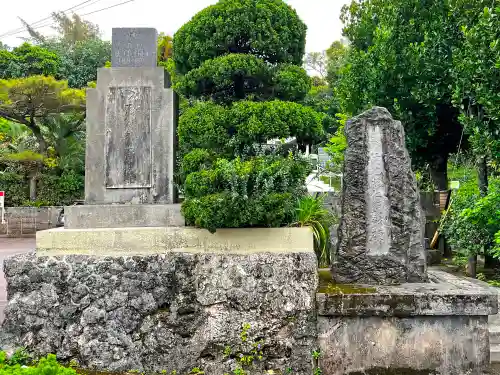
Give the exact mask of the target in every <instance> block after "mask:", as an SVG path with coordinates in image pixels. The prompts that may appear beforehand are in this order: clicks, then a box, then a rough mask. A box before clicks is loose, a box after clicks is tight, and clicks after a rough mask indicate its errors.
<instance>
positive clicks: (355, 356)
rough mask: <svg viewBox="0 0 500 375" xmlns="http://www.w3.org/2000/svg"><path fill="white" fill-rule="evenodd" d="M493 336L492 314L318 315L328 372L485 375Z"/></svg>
mask: <svg viewBox="0 0 500 375" xmlns="http://www.w3.org/2000/svg"><path fill="white" fill-rule="evenodd" d="M488 340H489V339H488V318H487V316H418V317H411V318H396V317H387V318H382V317H322V316H320V317H318V342H319V347H320V349H321V353H322V356H321V358H320V366H321V369H322V371H323V374H327V375H354V374H356V375H361V374H365V371H366V373H367V374H377V375H378V374H398V375H400V374H401V375H402V374H429V375H431V374H432V375H466V374H470V375H482V374H483V370H485V369H486V368H487V367H488V365H489V341H488ZM377 368H378V369H380V371H379V372H374V370H375V369H377ZM382 369H386V370H385V371H384V370H382ZM398 369H399V371H398Z"/></svg>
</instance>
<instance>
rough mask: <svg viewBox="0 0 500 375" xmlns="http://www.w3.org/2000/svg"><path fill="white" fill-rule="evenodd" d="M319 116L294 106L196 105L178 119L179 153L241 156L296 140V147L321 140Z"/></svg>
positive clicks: (277, 103)
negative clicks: (270, 142) (195, 151)
mask: <svg viewBox="0 0 500 375" xmlns="http://www.w3.org/2000/svg"><path fill="white" fill-rule="evenodd" d="M323 116H324V115H323V114H320V113H318V112H316V111H314V110H313V109H311V108H309V107H306V106H303V105H301V104H298V103H293V102H284V101H280V100H273V101H269V102H252V101H240V102H236V103H234V104H233V105H232V106H231V107H230V108H227V109H226V108H225V107H223V106H220V105H217V104H213V103H198V104H196V105H195V106H193V107H191V108H190V109H188V110H187V111H186V112H185V114H184V115H182V116H181V119H180V121H179V127H178V134H179V143H180V145H181V152H182V151H184V152H186V151H187V150H190V149H193V148H202V149H209V150H212V151H214V152H217V154H219V155H221V156H223V157H224V156H226V157H227V156H230V155H232V154H242V153H244V150H245V147H246V146H248V145H253V144H264V143H266V141H267V140H268V139H273V138H287V137H290V136H296V137H297V141H298V142H299V143H301V144H302V143H314V142H317V141H319V140H321V139H322V136H323V135H324V130H323Z"/></svg>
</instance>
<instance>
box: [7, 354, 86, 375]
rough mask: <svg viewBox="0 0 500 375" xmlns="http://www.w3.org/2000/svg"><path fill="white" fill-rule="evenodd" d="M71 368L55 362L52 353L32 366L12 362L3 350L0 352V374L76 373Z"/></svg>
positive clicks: (64, 374)
mask: <svg viewBox="0 0 500 375" xmlns="http://www.w3.org/2000/svg"><path fill="white" fill-rule="evenodd" d="M76 374H77V373H76V371H75V370H74V369H72V368H68V367H64V366H62V365H60V364H59V363H58V362H57V359H56V356H55V355H54V354H49V355H48V356H47V357H45V358H42V359H40V361H39V362H38V363H36V364H34V365H33V366H23V364H21V363H12V361H11V360H10V359H7V355H6V353H5V352H0V375H76Z"/></svg>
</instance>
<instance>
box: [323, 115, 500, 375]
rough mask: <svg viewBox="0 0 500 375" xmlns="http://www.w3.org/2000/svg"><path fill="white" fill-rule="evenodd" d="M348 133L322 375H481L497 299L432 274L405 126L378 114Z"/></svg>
mask: <svg viewBox="0 0 500 375" xmlns="http://www.w3.org/2000/svg"><path fill="white" fill-rule="evenodd" d="M345 134H346V137H347V149H346V151H345V163H344V176H343V177H344V181H343V198H342V204H341V205H342V215H341V221H340V226H339V239H338V241H339V242H338V247H337V250H336V253H335V258H334V262H333V264H332V273H331V275H327V277H323V276H322V280H321V284H320V288H319V293H318V294H317V295H316V306H317V314H318V320H317V329H318V346H319V347H320V348H321V353H322V357H321V359H320V365H321V369H322V371H323V374H327V375H346V374H349V375H352V374H439V375H458V374H460V375H465V374H474V375H482V374H483V370H484V369H485V368H486V367H487V366H488V364H489V355H490V352H489V342H488V337H489V336H488V315H492V314H496V313H497V311H498V301H497V297H496V293H495V292H492V291H491V289H489V287H488V286H487V285H486V286H485V285H480V284H477V283H475V282H473V281H471V280H470V279H469V280H468V279H466V278H461V277H457V276H454V275H451V274H447V273H446V272H443V271H440V270H433V269H430V270H427V269H426V262H425V253H424V247H423V234H424V232H423V227H424V222H423V216H422V214H421V212H420V202H419V199H420V197H419V193H418V190H417V184H416V181H415V177H414V174H413V172H412V170H411V160H410V157H409V155H408V151H407V150H406V147H405V136H404V130H403V127H402V125H401V123H400V122H399V121H395V120H393V119H392V117H391V115H390V113H389V112H388V111H387V110H386V109H385V108H380V107H374V108H372V109H371V110H368V111H366V112H364V113H362V114H361V115H359V116H357V117H355V118H353V119H352V120H350V121H349V122H348V123H347V124H346V128H345Z"/></svg>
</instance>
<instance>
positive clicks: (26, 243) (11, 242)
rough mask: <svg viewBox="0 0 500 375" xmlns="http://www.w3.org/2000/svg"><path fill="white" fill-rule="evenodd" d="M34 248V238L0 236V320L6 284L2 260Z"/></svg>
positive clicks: (0, 319) (5, 294) (4, 300)
mask: <svg viewBox="0 0 500 375" xmlns="http://www.w3.org/2000/svg"><path fill="white" fill-rule="evenodd" d="M33 250H35V239H34V238H6V237H0V269H1V272H0V322H2V321H3V310H4V308H5V305H6V303H7V284H6V282H5V277H4V274H3V260H4V259H5V258H8V257H10V256H12V255H15V254H20V253H27V252H29V251H33Z"/></svg>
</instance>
